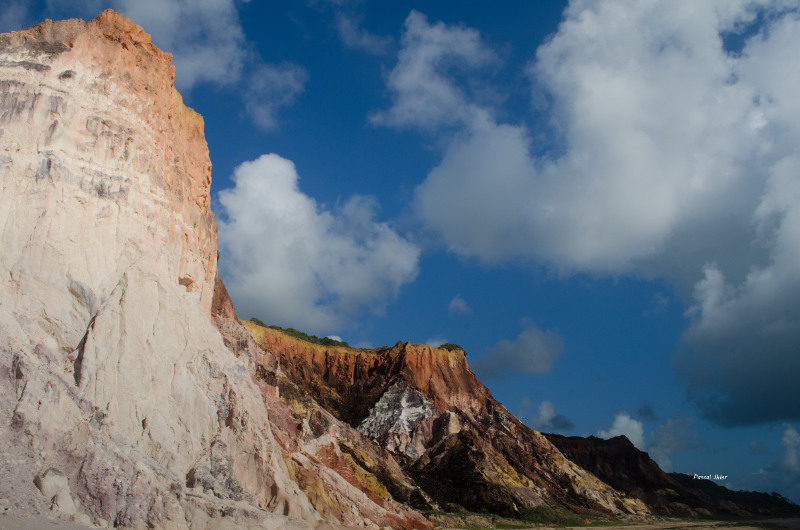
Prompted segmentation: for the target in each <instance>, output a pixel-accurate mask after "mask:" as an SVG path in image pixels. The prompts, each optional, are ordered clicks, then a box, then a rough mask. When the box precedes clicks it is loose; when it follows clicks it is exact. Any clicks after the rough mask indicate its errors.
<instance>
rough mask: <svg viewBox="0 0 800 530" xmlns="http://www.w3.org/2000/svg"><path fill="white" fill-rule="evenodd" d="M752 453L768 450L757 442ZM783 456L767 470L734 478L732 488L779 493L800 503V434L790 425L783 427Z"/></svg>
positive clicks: (786, 424)
mask: <svg viewBox="0 0 800 530" xmlns="http://www.w3.org/2000/svg"><path fill="white" fill-rule="evenodd" d="M753 445H754V444H753V442H751V452H754V451H753V449H755V450H756V451H757V453H764V452H766V448H765V447H764V446H763V445H761V444H760V443H758V442H756V443H755V447H753ZM781 445H782V446H783V455H782V456H781V458H780V459H779V460H778V461H777V462H775V463H773V464H772V465H771V466H769V467H768V468H766V469H760V470H759V471H758V472H757V473H753V474H751V475H748V476H745V477H741V478H738V477H733V481H732V483H731V485H730V487H732V488H734V489H744V490H756V491H770V492H773V491H775V492H778V493H780V494H781V495H783V496H784V497H786V498H788V499H790V500H792V501H793V502H795V503H800V433H798V432H797V429H796V428H795V427H794V426H793V425H791V424H789V423H785V424H784V425H783V434H782V436H781Z"/></svg>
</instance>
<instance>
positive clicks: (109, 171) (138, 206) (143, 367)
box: [0, 11, 318, 528]
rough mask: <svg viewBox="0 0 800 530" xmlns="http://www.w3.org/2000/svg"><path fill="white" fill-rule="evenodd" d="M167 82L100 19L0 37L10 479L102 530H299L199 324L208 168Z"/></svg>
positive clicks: (307, 516)
mask: <svg viewBox="0 0 800 530" xmlns="http://www.w3.org/2000/svg"><path fill="white" fill-rule="evenodd" d="M173 77H174V69H173V67H172V65H171V56H170V55H169V54H165V53H162V52H161V51H159V50H158V49H157V48H156V47H155V46H153V45H152V44H151V43H150V38H149V36H148V35H147V34H146V33H144V32H143V31H142V30H141V28H139V27H138V26H136V25H134V24H133V23H132V22H131V21H130V20H127V19H124V18H123V17H122V15H119V14H117V13H114V12H111V11H107V12H105V13H103V14H102V15H101V16H100V17H98V18H97V19H96V20H93V21H91V22H88V23H86V22H83V21H80V20H71V21H65V22H51V21H47V22H45V23H43V24H41V25H39V26H36V27H34V28H31V29H30V30H27V31H21V32H15V33H11V34H5V35H1V36H0V403H8V404H10V405H9V407H13V410H8V409H3V410H0V421H2V422H3V423H2V427H0V429H9V427H7V426H8V425H11V427H10V429H11V431H9V432H8V433H6V434H7V435H8V437H9V439H13V440H14V443H18V444H20V446H21V447H24V448H26V451H27V452H25V454H28V455H32V456H30V457H28V458H27V460H26V459H24V458H23V459H21V460H20V461H19V463H18V465H17V466H16V467H15V468H14V469H13V470H12V471H14V472H15V473H18V474H20V476H25V477H26V479H27V480H30V481H31V482H32V481H33V478H34V476H36V475H37V474H38V473H40V472H41V471H43V470H45V469H47V468H49V467H54V468H58V469H60V470H62V471H63V472H64V474H65V479H66V480H67V481H68V483H69V487H68V488H67V490H66V491H67V494H66V495H67V496H68V497H70V500H71V499H72V498H73V497H74V498H75V500H77V501H79V502H77V503H75V504H76V505H77V506H81V507H82V508H81V509H82V510H83V511H84V512H85V513H84V515H88V516H89V517H90V518H91V519H92V520H93V521H95V522H98V523H101V524H102V523H108V524H112V523H113V524H116V525H124V526H144V525H155V526H166V527H176V528H181V527H187V526H189V527H191V528H204V527H214V526H215V525H216V526H220V525H222V526H224V525H225V524H228V521H229V522H231V524H233V523H235V526H236V527H247V525H256V524H258V525H260V526H261V527H263V526H264V525H266V526H268V527H278V526H281V527H283V526H292V525H295V524H297V525H300V526H301V527H305V526H307V525H306V523H301V522H296V523H295V522H293V521H299V520H306V521H311V522H313V521H315V520H317V519H318V516H317V515H316V512H315V511H314V509H313V508H312V506H311V504H310V503H309V501H308V499H307V498H306V496H305V495H304V494H303V493H302V492H301V491H300V490H299V488H298V486H297V485H296V483H295V482H294V481H293V480H292V479H291V478H290V476H289V473H290V472H289V467H288V466H287V463H286V459H285V455H284V453H282V452H281V450H280V448H279V447H278V446H277V444H276V442H275V439H274V437H273V434H272V432H271V430H270V424H269V418H268V417H267V413H266V409H265V408H264V405H263V399H264V398H263V396H262V395H261V393H260V391H259V390H258V388H257V387H256V385H255V384H254V383H253V381H252V378H251V377H250V375H249V373H248V370H247V367H246V366H245V365H244V364H243V362H242V361H241V360H239V359H237V358H236V357H235V356H234V355H233V354H232V353H231V352H230V351H229V350H228V349H227V348H226V347H225V344H224V343H223V340H222V338H221V336H220V334H219V332H218V331H217V329H216V328H215V327H214V325H213V324H212V322H211V319H210V307H211V300H212V296H213V288H214V278H215V273H216V225H215V223H214V218H213V213H212V212H211V210H210V208H209V186H210V178H211V164H210V161H209V157H208V149H207V146H206V143H205V139H204V136H203V121H202V118H201V117H200V116H199V115H198V114H196V113H195V112H193V111H192V110H191V109H188V108H186V107H185V106H184V105H183V103H182V101H181V97H180V95H179V94H178V93H177V92H176V91H175V89H174V86H173V84H172V83H173ZM22 453H23V451H22V450H20V454H22ZM0 488H2V486H0ZM62 489H63V488H62ZM59 495H61V494H59ZM70 495H71V496H70ZM3 496H7V494H6V493H5V492H2V491H0V497H3ZM62 497H63V499H62V501H59V502H58V504H59V506H60V505H61V504H62V503H64V504H65V506H66V497H64V496H63V495H62ZM73 507H75V506H73ZM69 509H70V508H69V507H67V508H66V510H67V511H69ZM77 509H78V508H76V510H77ZM270 514H278V515H279V516H278V515H270ZM284 516H289V518H287V517H284ZM220 527H221V526H220Z"/></svg>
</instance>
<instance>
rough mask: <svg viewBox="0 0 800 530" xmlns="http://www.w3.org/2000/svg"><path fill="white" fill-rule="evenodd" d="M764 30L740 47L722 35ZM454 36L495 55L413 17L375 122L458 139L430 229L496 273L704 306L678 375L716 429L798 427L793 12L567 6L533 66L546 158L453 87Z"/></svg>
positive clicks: (473, 37) (513, 127)
mask: <svg viewBox="0 0 800 530" xmlns="http://www.w3.org/2000/svg"><path fill="white" fill-rule="evenodd" d="M758 9H761V10H763V11H764V12H765V16H763V17H759V18H758V19H757V18H756V16H755V13H756V10H758ZM412 15H414V14H412ZM756 20H758V21H759V23H760V24H763V26H762V27H761V28H760V31H758V32H756V33H755V34H754V35H751V36H749V37H747V40H746V42H745V45H744V48H743V49H742V50H741V53H739V52H738V51H737V53H728V52H727V51H726V49H725V47H724V40H723V37H722V34H723V33H726V32H742V31H745V30H746V29H748V24H751V23H753V22H754V21H756ZM455 35H458V36H460V37H461V38H459V39H456V38H454V37H453V36H455ZM444 36H447V37H448V38H444ZM465 36H469V38H468V39H467V38H465ZM451 37H452V38H451ZM462 38H463V40H464V41H466V42H469V43H470V44H471V46H472V48H473V49H474V50H476V53H477V56H478V57H486V56H489V55H491V51H489V50H487V49H486V46H485V45H484V44H482V42H481V39H480V36H479V35H478V34H477V32H475V31H474V30H469V29H467V28H463V27H452V26H445V25H443V24H435V25H431V24H428V23H427V21H426V20H425V19H424V17H422V16H421V15H418V14H417V15H414V16H413V17H411V16H410V17H409V21H408V22H407V27H406V34H405V35H404V37H403V40H402V45H403V49H402V51H401V52H400V55H399V59H398V63H397V66H396V67H395V69H394V70H393V71H392V72H391V74H390V75H389V77H388V81H387V85H388V88H389V89H390V90H391V91H392V94H393V103H394V104H393V106H392V107H391V108H390V109H389V110H388V111H385V112H384V113H382V114H378V115H377V116H378V118H380V119H378V120H377V123H382V124H386V125H393V126H404V127H418V128H421V129H426V130H430V129H432V128H435V127H438V126H442V125H448V126H450V127H456V128H458V129H459V130H458V131H457V132H456V134H451V132H450V131H448V132H447V137H446V138H444V146H445V147H444V154H443V158H442V161H441V163H440V164H439V165H438V166H437V167H435V168H434V169H433V170H431V171H430V173H429V174H428V176H427V178H426V179H425V181H424V182H423V183H422V184H420V185H419V186H418V187H417V188H416V189H415V195H414V196H415V209H416V212H417V214H418V216H419V218H420V219H421V220H422V222H423V223H424V225H425V226H426V227H427V228H428V229H430V230H431V231H433V232H434V233H436V234H438V235H439V236H440V237H441V240H442V242H443V243H444V244H445V245H446V246H447V247H448V248H449V249H450V250H452V251H454V252H456V253H458V254H461V255H464V256H474V257H476V258H478V259H480V260H482V261H485V262H489V263H497V262H508V261H513V262H520V261H521V262H526V261H528V262H535V263H544V264H548V265H549V266H550V267H552V268H554V269H556V270H557V271H559V272H562V273H567V274H568V273H572V272H577V271H583V272H589V273H592V274H599V275H604V274H608V275H619V274H629V273H632V274H642V275H645V276H653V275H660V276H664V277H666V278H668V279H670V280H672V281H674V282H675V285H676V286H677V288H678V291H679V293H681V294H682V295H683V296H684V297H686V299H687V300H688V299H691V300H692V302H693V305H694V308H693V310H692V313H691V317H692V322H691V328H690V329H689V330H688V332H687V333H686V335H685V336H684V341H683V347H682V349H681V352H680V354H679V355H678V356H677V357H676V366H677V367H678V371H679V374H681V376H682V377H683V378H684V379H685V380H686V381H687V382H688V383H689V396H690V398H691V399H692V400H693V401H695V402H696V403H697V404H698V405H699V406H700V407H701V409H702V410H703V412H704V414H705V415H706V417H708V418H710V419H712V420H714V421H717V422H720V423H726V424H752V423H759V422H765V421H772V420H776V419H794V418H800V401H799V400H797V399H793V395H794V393H793V389H794V381H793V379H796V377H795V378H793V377H792V375H793V374H797V373H800V356H798V355H797V346H796V345H797V344H800V268H798V267H797V266H796V264H797V263H798V262H800V228H798V227H800V178H799V174H800V170H798V168H800V157H798V156H797V155H796V146H797V145H798V143H800V125H799V124H800V97H798V96H797V90H796V87H797V86H799V85H800V70H798V69H796V68H791V67H790V65H795V64H798V63H800V17H798V12H797V10H790V9H785V6H784V5H782V4H773V3H768V2H765V3H764V4H763V5H760V6H759V5H758V4H756V3H753V2H725V3H713V2H688V1H683V2H682V1H675V2H661V3H655V4H653V3H645V2H635V3H630V2H624V1H621V0H620V1H618V0H607V1H604V2H582V1H574V2H572V3H571V4H570V6H569V8H568V10H567V12H566V14H565V19H564V20H563V22H562V24H561V25H560V27H559V31H558V33H557V34H556V35H554V36H553V38H552V39H550V40H548V41H547V42H546V43H545V44H544V45H542V46H541V47H540V48H539V50H538V52H537V55H536V60H535V62H533V63H531V65H530V67H529V70H528V74H529V76H530V79H531V81H532V83H533V85H534V91H535V92H536V93H537V94H541V93H546V94H547V95H548V97H549V98H550V101H551V102H552V108H551V125H552V131H550V132H551V137H553V138H554V140H553V143H554V144H555V145H557V146H559V150H558V151H557V152H548V153H546V154H541V152H540V151H539V150H540V148H541V147H540V145H539V143H538V142H537V141H535V139H534V136H533V135H532V134H531V133H530V132H529V131H528V129H527V127H526V125H525V124H524V122H520V123H502V122H501V121H500V120H499V119H498V116H499V115H500V113H499V112H498V111H497V110H496V109H495V108H493V107H492V106H490V105H486V104H481V102H479V101H477V100H476V99H475V98H474V97H471V95H470V93H469V92H468V90H467V88H466V87H465V86H463V84H460V83H459V82H458V81H457V78H456V77H455V76H452V75H450V74H449V73H450V72H451V71H452V65H451V64H448V63H447V62H446V61H442V60H441V58H442V57H448V55H447V54H448V53H452V52H451V50H463V49H467V47H468V46H467V45H466V44H465V43H464V42H462ZM455 42H458V44H457V45H456V44H454V43H455ZM421 43H432V44H427V45H423V44H421ZM442 43H447V44H442ZM456 57H458V58H461V57H462V56H461V55H456ZM482 64H483V63H482V62H481V61H480V60H478V61H476V62H467V63H466V66H467V67H470V68H478V67H480V66H481V65H482ZM465 211H466V212H470V215H464V212H465ZM712 264H715V265H712ZM693 286H694V287H693ZM692 293H694V294H692ZM766 390H768V391H766Z"/></svg>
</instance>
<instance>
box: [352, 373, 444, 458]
mask: <svg viewBox="0 0 800 530" xmlns="http://www.w3.org/2000/svg"><path fill="white" fill-rule="evenodd" d="M433 416H436V409H435V408H434V406H433V402H432V401H431V400H430V399H428V398H427V397H425V396H424V395H423V394H422V392H420V391H419V390H417V389H416V388H412V387H410V386H408V384H407V383H406V382H405V381H403V380H400V381H398V382H397V383H395V384H394V385H392V386H391V387H389V389H388V390H387V391H386V392H385V393H384V394H383V395H382V396H381V398H380V399H379V400H378V402H377V403H375V406H373V407H372V409H371V410H370V411H369V416H367V417H366V418H364V421H362V422H361V425H359V427H358V430H359V431H361V432H362V433H364V434H366V435H367V436H369V437H370V438H371V439H372V440H375V441H376V442H378V443H379V444H380V445H382V446H383V447H385V448H386V449H388V450H390V451H392V452H395V453H403V454H405V455H406V456H409V457H411V458H412V459H416V458H419V456H420V455H421V454H422V453H423V452H424V451H425V449H424V447H422V445H421V443H422V436H415V434H417V427H418V426H419V425H420V423H421V422H422V421H423V420H425V419H426V418H431V417H433Z"/></svg>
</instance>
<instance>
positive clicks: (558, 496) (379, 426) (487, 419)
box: [243, 322, 649, 516]
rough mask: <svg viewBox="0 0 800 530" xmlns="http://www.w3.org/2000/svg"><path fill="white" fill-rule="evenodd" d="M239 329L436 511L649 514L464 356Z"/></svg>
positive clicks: (405, 345)
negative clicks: (484, 380)
mask: <svg viewBox="0 0 800 530" xmlns="http://www.w3.org/2000/svg"><path fill="white" fill-rule="evenodd" d="M243 324H244V326H245V327H246V328H247V330H248V331H249V332H250V334H251V335H252V336H253V338H254V339H255V340H256V342H258V343H259V344H260V345H261V346H263V347H264V349H265V350H268V351H270V352H272V353H273V355H275V357H276V359H277V361H278V363H279V364H280V366H281V369H282V371H283V372H285V373H286V374H287V377H288V378H289V379H290V380H292V381H293V382H295V383H296V384H297V385H298V386H299V387H300V388H302V389H304V390H306V391H307V392H308V393H309V394H311V395H312V396H313V397H314V398H315V399H316V400H317V402H319V403H320V404H321V405H323V406H324V407H325V408H327V409H328V410H330V411H331V412H332V413H333V414H334V415H335V416H336V417H337V418H338V419H340V420H342V421H343V422H346V423H347V424H349V425H350V426H351V427H353V428H356V429H357V430H358V431H359V432H361V433H363V434H364V435H366V436H368V437H369V438H370V439H372V440H373V441H374V442H376V443H378V444H379V445H381V446H382V447H384V448H386V449H387V450H388V451H389V453H390V454H392V455H393V456H394V458H396V460H397V461H398V463H400V464H401V466H402V467H403V469H404V471H405V472H406V473H407V474H408V476H409V477H411V478H412V479H413V480H414V481H415V483H416V484H417V485H418V486H419V487H420V489H421V490H422V492H424V494H425V496H426V497H429V498H430V499H431V500H432V501H433V502H435V503H436V505H437V506H438V507H440V508H441V509H444V510H446V511H451V512H456V511H461V510H469V511H486V512H489V513H499V514H503V515H507V516H516V515H519V514H520V513H521V512H522V511H523V510H524V509H526V508H534V507H537V506H543V505H547V506H557V507H559V508H565V509H568V510H570V511H573V512H576V513H583V514H590V515H591V514H594V515H598V514H604V515H643V514H646V513H648V511H649V510H648V508H647V507H646V506H645V505H644V504H643V503H642V502H641V501H639V500H638V499H632V498H629V497H628V496H626V495H623V494H620V493H619V492H617V491H616V490H614V489H612V488H611V487H609V486H608V485H606V484H605V483H603V482H601V481H600V480H598V479H597V478H596V477H595V476H594V475H592V474H590V473H587V472H586V471H585V470H583V469H582V468H580V467H579V466H577V465H575V464H574V463H573V462H571V461H569V460H568V459H566V458H564V456H563V455H562V454H561V453H560V452H559V451H558V449H556V448H555V447H554V446H553V445H552V444H551V443H550V442H549V441H548V440H547V439H546V438H545V437H544V436H542V435H541V434H540V433H538V432H536V431H533V430H531V429H529V428H528V427H526V426H525V425H524V424H522V422H520V421H519V420H517V419H516V418H515V417H514V416H512V415H511V414H510V413H509V412H508V411H507V410H506V409H505V407H503V406H502V405H501V404H500V403H498V402H497V401H496V400H495V399H494V398H493V397H492V395H491V393H490V392H489V390H488V389H487V388H486V387H485V386H483V385H482V384H481V383H480V382H479V381H478V380H477V378H476V377H475V375H474V374H473V373H472V371H471V370H470V368H469V366H468V365H467V362H466V357H465V354H464V352H463V351H461V350H453V351H451V350H447V349H444V348H431V347H430V346H427V345H421V344H410V343H404V342H399V343H397V344H396V345H395V346H393V347H386V348H379V349H374V350H365V349H354V348H347V347H340V346H321V345H318V344H312V343H309V342H306V341H302V340H299V339H296V338H294V337H291V336H288V335H286V334H285V333H283V332H281V331H278V330H274V329H270V328H266V327H263V326H259V325H257V324H254V323H252V322H243ZM418 507H419V508H425V506H418Z"/></svg>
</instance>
